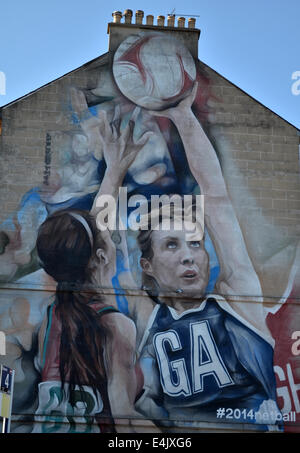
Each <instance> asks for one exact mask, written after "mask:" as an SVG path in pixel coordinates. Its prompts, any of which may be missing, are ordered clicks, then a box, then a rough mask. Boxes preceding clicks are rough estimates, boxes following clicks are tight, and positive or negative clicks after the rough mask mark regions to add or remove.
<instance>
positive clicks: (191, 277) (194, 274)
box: [180, 270, 198, 280]
mask: <svg viewBox="0 0 300 453" xmlns="http://www.w3.org/2000/svg"><path fill="white" fill-rule="evenodd" d="M197 276H198V273H197V272H196V271H194V270H186V271H185V272H184V273H183V274H181V276H180V277H181V278H184V279H185V280H194V279H195V278H196V277H197Z"/></svg>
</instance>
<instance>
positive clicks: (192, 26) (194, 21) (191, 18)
mask: <svg viewBox="0 0 300 453" xmlns="http://www.w3.org/2000/svg"><path fill="white" fill-rule="evenodd" d="M195 24H196V19H194V17H190V18H189V20H188V27H189V28H195Z"/></svg>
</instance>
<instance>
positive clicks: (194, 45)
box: [107, 9, 200, 58]
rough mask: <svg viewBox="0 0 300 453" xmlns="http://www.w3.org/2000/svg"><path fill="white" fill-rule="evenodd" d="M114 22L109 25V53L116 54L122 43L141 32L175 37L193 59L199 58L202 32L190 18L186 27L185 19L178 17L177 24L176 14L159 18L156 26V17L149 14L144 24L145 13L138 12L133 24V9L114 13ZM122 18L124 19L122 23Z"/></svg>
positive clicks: (193, 19)
mask: <svg viewBox="0 0 300 453" xmlns="http://www.w3.org/2000/svg"><path fill="white" fill-rule="evenodd" d="M112 17H113V22H111V23H109V24H108V31H107V32H108V34H109V51H112V52H114V51H115V50H116V49H117V48H118V46H119V45H120V43H121V42H122V41H123V40H124V39H126V38H127V37H128V36H129V35H131V34H136V33H139V32H141V31H143V32H144V33H146V32H155V31H156V32H159V33H166V34H167V35H168V36H173V37H174V38H175V39H178V40H179V41H181V42H183V43H184V45H185V46H186V47H187V48H188V49H189V51H190V52H191V54H192V55H193V57H195V58H198V40H199V36H200V30H199V29H198V28H196V27H195V26H196V19H195V18H193V17H190V18H189V19H188V24H187V26H186V20H185V17H178V19H177V24H175V14H169V15H168V16H167V20H165V19H166V17H165V16H162V15H161V16H157V19H156V21H157V22H156V25H155V24H154V16H153V15H152V14H148V15H147V16H146V23H145V24H143V19H144V11H142V10H137V11H136V12H135V23H133V20H132V17H133V12H132V10H131V9H126V10H125V11H124V13H123V14H122V12H121V11H114V12H113V13H112ZM122 17H124V19H123V21H122Z"/></svg>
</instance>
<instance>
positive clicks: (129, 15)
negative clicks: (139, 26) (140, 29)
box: [123, 9, 133, 24]
mask: <svg viewBox="0 0 300 453" xmlns="http://www.w3.org/2000/svg"><path fill="white" fill-rule="evenodd" d="M123 16H124V17H125V24H131V19H132V16H133V13H132V10H131V9H125V11H124V14H123Z"/></svg>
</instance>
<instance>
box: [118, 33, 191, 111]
mask: <svg viewBox="0 0 300 453" xmlns="http://www.w3.org/2000/svg"><path fill="white" fill-rule="evenodd" d="M113 74H114V78H115V81H116V84H117V86H118V87H119V89H120V91H121V92H122V94H123V95H124V96H126V97H127V98H128V99H130V101H132V102H134V103H135V104H137V105H139V106H141V107H144V108H147V109H151V110H162V109H165V108H167V107H169V106H170V105H173V104H175V103H177V102H178V101H180V99H183V98H184V97H185V96H186V94H187V92H188V91H189V90H190V89H191V88H192V86H193V84H194V81H195V79H196V67H195V63H194V60H193V57H192V55H191V54H190V52H189V51H188V49H187V48H186V47H185V46H184V45H183V44H182V43H181V42H179V41H177V40H176V39H174V38H171V37H167V36H164V35H162V34H158V33H156V34H150V35H149V34H147V35H144V36H141V35H131V36H129V37H128V38H126V39H125V40H124V41H123V42H122V43H121V44H120V46H119V48H118V49H117V51H116V53H115V56H114V61H113Z"/></svg>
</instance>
